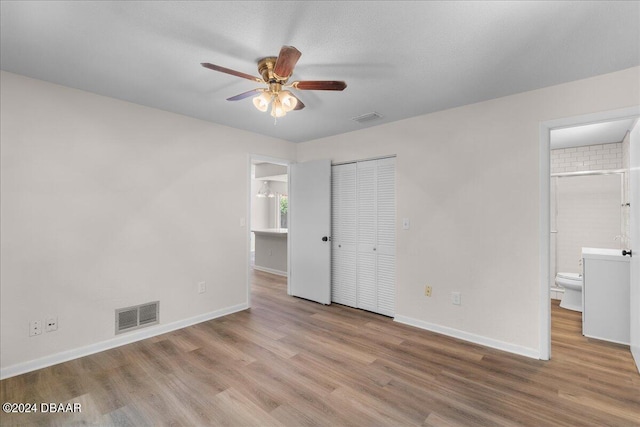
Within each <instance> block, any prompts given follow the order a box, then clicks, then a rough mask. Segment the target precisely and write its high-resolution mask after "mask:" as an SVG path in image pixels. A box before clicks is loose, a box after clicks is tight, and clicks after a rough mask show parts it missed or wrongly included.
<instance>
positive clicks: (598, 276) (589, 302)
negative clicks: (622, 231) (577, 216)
mask: <svg viewBox="0 0 640 427" xmlns="http://www.w3.org/2000/svg"><path fill="white" fill-rule="evenodd" d="M582 258H583V268H584V273H583V290H582V298H583V311H582V334H583V335H584V336H586V337H589V338H597V339H601V340H605V341H611V342H615V343H619V344H627V345H628V344H629V329H630V328H629V326H630V314H629V313H630V307H631V304H630V301H629V297H630V270H629V265H630V264H629V260H630V258H629V257H628V256H623V255H622V251H621V250H619V249H596V248H582Z"/></svg>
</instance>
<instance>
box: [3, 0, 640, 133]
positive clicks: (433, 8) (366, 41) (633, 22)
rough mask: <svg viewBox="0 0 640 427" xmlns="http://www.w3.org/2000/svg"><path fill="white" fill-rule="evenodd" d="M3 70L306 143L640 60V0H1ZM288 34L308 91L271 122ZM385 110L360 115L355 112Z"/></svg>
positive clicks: (298, 74) (295, 76)
mask: <svg viewBox="0 0 640 427" xmlns="http://www.w3.org/2000/svg"><path fill="white" fill-rule="evenodd" d="M0 15H1V16H0V18H1V34H0V36H1V37H0V43H1V44H0V65H1V67H2V69H3V70H5V71H9V72H13V73H18V74H22V75H25V76H29V77H34V78H37V79H42V80H46V81H50V82H53V83H58V84H61V85H65V86H70V87H74V88H79V89H82V90H86V91H90V92H94V93H97V94H101V95H106V96H110V97H113V98H118V99H122V100H126V101H130V102H134V103H137V104H142V105H147V106H150V107H154V108H159V109H162V110H167V111H172V112H175V113H179V114H184V115H187V116H191V117H195V118H199V119H203V120H209V121H212V122H215V123H220V124H223V125H227V126H231V127H234V128H239V129H245V130H248V131H251V132H256V133H259V134H263V135H268V136H272V137H276V138H281V139H285V140H289V141H294V142H300V141H308V140H312V139H317V138H321V137H325V136H329V135H334V134H339V133H344V132H349V131H353V130H357V129H361V128H363V127H368V126H375V125H378V124H381V123H386V122H390V121H395V120H400V119H404V118H408V117H412V116H416V115H420V114H425V113H429V112H433V111H438V110H443V109H446V108H451V107H456V106H460V105H465V104H469V103H474V102H478V101H483V100H487V99H492V98H496V97H501V96H505V95H509V94H513V93H518V92H523V91H527V90H532V89H537V88H541V87H546V86H550V85H555V84H560V83H563V82H568V81H572V80H577V79H582V78H586V77H590V76H595V75H599V74H604V73H609V72H613V71H618V70H622V69H625V68H629V67H633V66H637V65H640V3H639V2H637V1H629V2H613V1H603V2H598V1H593V2H583V1H578V2H569V1H545V2H537V1H533V2H520V1H518V2H507V1H497V2H483V1H482V2H481V1H477V2H449V1H447V2H437V1H434V2H417V1H415V2H397V1H393V2H385V1H372V2H365V1H354V2H346V1H339V2H329V1H320V2H317V1H304V2H302V1H300V2H273V1H270V2H266V1H262V2H241V1H233V2H207V1H201V2H187V1H164V2H146V1H139V2H138V1H136V2H125V1H113V2H110V1H91V2H82V1H66V2H56V1H45V2H38V1H22V2H18V1H16V2H10V1H2V3H1V10H0ZM282 45H292V46H295V47H297V48H298V49H299V50H300V51H301V52H302V57H301V58H300V61H299V62H298V65H297V66H296V68H295V71H294V74H293V76H292V80H344V81H346V82H347V84H348V87H347V89H346V90H345V91H344V92H320V91H299V92H297V95H298V96H299V98H300V99H301V100H302V101H303V102H304V103H305V104H306V108H305V109H304V110H301V111H294V112H291V113H289V114H288V115H287V116H286V117H284V118H282V119H279V120H278V123H277V125H275V126H274V122H273V118H272V117H271V116H269V115H268V114H267V113H260V112H258V111H257V110H256V109H255V108H254V107H253V105H252V103H251V99H250V98H249V99H245V100H242V101H236V102H228V101H226V100H225V99H226V98H228V97H230V96H233V95H236V94H238V93H241V92H245V91H247V90H250V89H253V88H255V87H258V86H257V84H255V83H253V82H251V81H249V80H245V79H241V78H238V77H234V76H230V75H227V74H222V73H217V72H214V71H211V70H208V69H205V68H203V67H201V66H200V63H201V62H211V63H214V64H217V65H221V66H224V67H227V68H232V69H235V70H238V71H242V72H245V73H249V74H253V75H257V74H258V73H257V69H256V62H257V60H258V59H259V58H261V57H264V56H269V55H277V53H278V51H279V50H280V47H281V46H282ZM372 111H375V112H378V113H380V114H382V116H383V118H382V119H380V120H377V121H372V122H368V123H366V124H360V123H357V122H354V121H352V120H350V119H351V118H352V117H355V116H359V115H362V114H366V113H369V112H372Z"/></svg>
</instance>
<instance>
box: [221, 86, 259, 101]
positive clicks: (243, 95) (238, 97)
mask: <svg viewBox="0 0 640 427" xmlns="http://www.w3.org/2000/svg"><path fill="white" fill-rule="evenodd" d="M264 91H265V90H264V89H260V88H258V89H251V90H248V91H246V92H242V93H241V94H239V95H236V96H232V97H231V98H227V101H240V100H241V99H245V98H248V97H250V96H253V95H255V94H256V92H264Z"/></svg>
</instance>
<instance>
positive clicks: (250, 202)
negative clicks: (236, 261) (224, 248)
mask: <svg viewBox="0 0 640 427" xmlns="http://www.w3.org/2000/svg"><path fill="white" fill-rule="evenodd" d="M254 161H260V162H266V163H273V164H276V165H280V166H286V167H287V194H288V193H289V186H290V185H291V183H290V181H291V180H290V179H289V177H290V171H289V169H290V165H291V163H293V161H292V160H287V159H281V158H277V157H270V156H264V155H262V154H249V155H248V156H247V175H246V176H247V177H248V178H247V220H246V224H247V230H246V234H245V242H246V253H245V262H246V264H245V272H246V276H247V277H246V281H245V286H246V291H247V307H249V308H250V307H251V212H252V207H253V194H251V180H252V177H251V165H252V164H253V162H254ZM290 232H291V229H288V231H287V234H288V233H290ZM290 257H291V253H290V246H289V237H288V236H287V294H289V293H290V290H289V275H290V272H291V271H290V268H291V266H290V263H289V259H290Z"/></svg>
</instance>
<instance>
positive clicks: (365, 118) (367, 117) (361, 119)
mask: <svg viewBox="0 0 640 427" xmlns="http://www.w3.org/2000/svg"><path fill="white" fill-rule="evenodd" d="M381 118H382V114H380V113H376V112H373V113H367V114H363V115H361V116H358V117H352V118H351V120H353V121H354V122H358V123H367V122H371V121H373V120H378V119H381Z"/></svg>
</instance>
